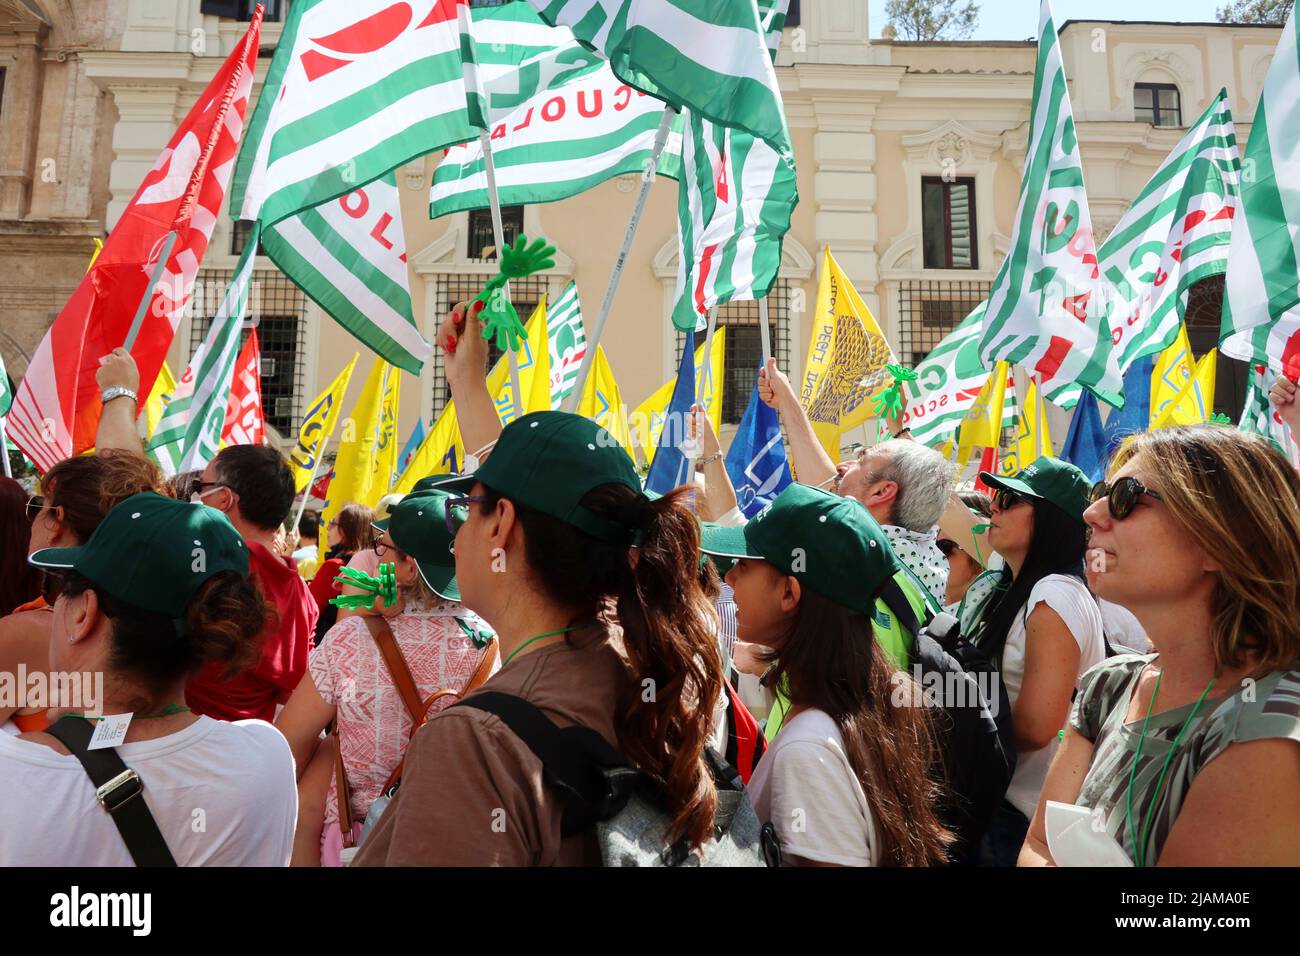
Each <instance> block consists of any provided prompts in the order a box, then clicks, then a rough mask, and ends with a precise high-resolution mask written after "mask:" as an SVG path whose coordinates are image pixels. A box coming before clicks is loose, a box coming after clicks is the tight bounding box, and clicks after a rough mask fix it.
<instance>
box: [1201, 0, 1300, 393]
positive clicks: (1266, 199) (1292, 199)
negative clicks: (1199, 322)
mask: <svg viewBox="0 0 1300 956" xmlns="http://www.w3.org/2000/svg"><path fill="white" fill-rule="evenodd" d="M1298 43H1300V36H1298V35H1297V32H1296V11H1295V6H1294V5H1292V8H1291V15H1290V16H1289V17H1288V18H1287V21H1286V27H1285V28H1284V29H1283V30H1282V38H1281V40H1279V41H1278V45H1277V52H1276V53H1275V54H1274V56H1273V64H1272V66H1270V67H1269V70H1268V76H1267V77H1266V78H1265V80H1264V92H1263V95H1262V96H1261V97H1260V100H1259V106H1258V107H1257V108H1256V109H1255V120H1254V125H1253V126H1252V127H1251V131H1250V142H1249V143H1247V144H1246V161H1245V170H1244V175H1243V176H1242V188H1241V215H1240V216H1239V217H1238V218H1239V220H1240V221H1239V222H1238V223H1237V228H1236V229H1235V230H1234V232H1233V235H1232V246H1231V249H1230V251H1229V253H1228V277H1227V280H1226V285H1227V288H1226V292H1225V294H1224V299H1223V324H1222V329H1221V332H1220V341H1221V343H1222V344H1221V348H1222V351H1223V353H1224V354H1225V355H1230V356H1232V357H1233V358H1236V359H1241V360H1242V361H1245V362H1251V363H1254V364H1261V365H1263V364H1266V365H1268V367H1269V368H1270V369H1271V370H1272V371H1273V372H1275V373H1280V374H1283V375H1286V376H1287V377H1288V378H1290V379H1292V380H1295V379H1297V378H1300V229H1298V228H1297V226H1296V224H1297V223H1300V149H1297V143H1300V56H1298V55H1297V44H1298Z"/></svg>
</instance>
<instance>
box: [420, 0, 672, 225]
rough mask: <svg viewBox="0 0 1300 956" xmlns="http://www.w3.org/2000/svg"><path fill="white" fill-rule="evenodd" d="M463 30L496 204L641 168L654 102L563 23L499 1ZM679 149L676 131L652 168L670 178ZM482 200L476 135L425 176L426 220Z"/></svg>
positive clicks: (575, 189) (649, 148)
mask: <svg viewBox="0 0 1300 956" xmlns="http://www.w3.org/2000/svg"><path fill="white" fill-rule="evenodd" d="M473 31H474V38H475V42H474V44H473V48H474V51H475V53H474V55H475V59H476V61H477V63H478V67H477V69H478V75H479V80H480V84H481V87H482V91H483V98H484V102H485V107H484V109H485V111H486V114H487V117H486V118H487V120H488V122H489V123H490V124H491V130H492V133H491V139H492V159H493V164H494V166H495V167H496V178H497V191H498V193H499V194H500V197H501V202H502V203H503V204H505V205H518V204H526V203H544V202H555V201H557V200H560V199H567V198H569V197H570V196H575V195H577V194H578V193H581V192H584V191H586V190H588V189H591V188H592V187H594V186H597V185H599V184H600V183H602V182H604V181H605V180H607V179H611V178H613V177H614V176H621V175H625V174H628V173H644V172H645V170H646V169H647V168H648V167H649V165H650V161H651V158H652V156H653V154H654V140H655V131H656V130H657V128H658V126H659V122H660V118H661V117H662V116H663V110H664V105H663V103H661V102H660V101H659V100H657V99H655V98H654V97H651V96H646V95H645V94H644V93H639V92H637V91H636V90H633V89H632V87H630V86H628V85H627V84H625V83H623V82H622V81H621V80H619V79H618V78H617V77H615V76H614V73H613V71H612V70H611V69H610V68H609V64H608V63H607V62H606V61H604V60H602V59H600V58H599V57H596V56H595V54H593V53H592V52H591V51H590V50H588V49H587V48H586V47H584V46H583V45H582V44H580V43H578V42H577V41H576V40H575V39H574V38H573V34H572V32H571V31H570V30H569V29H568V28H566V27H551V26H547V25H546V24H545V23H544V22H543V21H542V19H541V18H540V17H539V16H538V15H537V13H536V12H535V11H534V10H533V8H532V7H530V6H529V5H528V4H526V3H509V4H506V5H504V6H501V7H491V8H488V9H485V10H479V11H477V12H476V13H475V17H474V24H473ZM679 122H680V121H679ZM680 152H681V134H680V131H677V132H674V133H672V134H670V135H669V139H668V144H667V146H666V147H665V150H664V154H663V156H662V157H661V158H660V162H659V168H658V173H659V174H661V175H665V176H668V177H669V178H676V176H677V173H678V169H679V168H680ZM487 205H488V190H487V174H486V172H485V170H484V166H483V150H482V147H481V145H480V143H479V141H478V140H473V141H471V142H469V143H466V144H465V145H463V146H456V147H453V148H452V149H450V150H449V151H448V152H447V154H446V156H444V157H443V159H442V161H441V162H440V163H439V164H438V168H437V170H435V172H434V175H433V186H432V189H431V190H430V193H429V216H430V218H434V219H436V218H437V217H439V216H445V215H447V214H449V213H453V212H462V211H464V210H466V209H482V208H485V207H487Z"/></svg>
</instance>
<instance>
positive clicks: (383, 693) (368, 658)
mask: <svg viewBox="0 0 1300 956" xmlns="http://www.w3.org/2000/svg"><path fill="white" fill-rule="evenodd" d="M456 618H461V619H462V620H464V621H465V623H466V624H467V625H469V626H470V627H471V628H473V629H475V630H481V629H483V628H484V627H485V625H484V623H483V622H482V621H481V620H480V619H479V618H478V617H477V616H475V615H474V614H473V613H472V612H470V611H468V610H464V609H462V608H461V606H460V605H459V604H441V605H439V606H438V607H436V608H434V609H432V610H429V611H406V612H404V613H402V614H399V615H398V616H397V617H395V618H391V619H390V620H389V622H388V625H389V627H391V628H392V630H393V637H394V638H396V639H397V646H398V647H400V648H401V649H402V656H403V657H404V658H406V666H407V667H409V668H410V669H411V676H412V677H413V678H415V683H416V686H417V687H419V689H420V697H421V699H427V698H428V697H429V696H431V695H432V694H433V693H434V692H435V691H439V690H455V691H459V690H460V689H461V688H463V687H464V686H465V684H466V683H467V682H468V681H469V679H470V677H471V676H473V674H474V670H475V668H477V667H478V665H479V661H480V660H481V659H482V657H483V653H484V652H483V651H482V650H480V649H479V648H478V647H476V646H475V644H474V642H473V640H471V638H470V637H468V636H467V635H466V634H465V631H464V629H463V628H461V626H460V625H459V624H457V623H456V620H455V619H456ZM308 672H309V673H310V674H311V677H312V680H313V681H315V682H316V688H317V690H319V691H320V695H321V698H322V699H323V700H324V701H325V703H327V704H334V705H335V706H336V707H337V711H336V713H337V717H336V720H337V721H338V726H339V742H340V746H341V747H342V748H343V767H344V769H345V770H346V771H347V775H348V786H349V788H350V790H351V794H352V814H353V819H355V820H357V821H360V820H363V819H365V815H366V811H367V810H369V809H370V804H372V803H374V801H375V798H376V797H378V796H379V791H380V789H381V788H382V787H383V785H384V782H385V781H386V780H387V779H388V776H389V774H391V773H392V772H393V770H394V768H396V766H397V764H398V762H399V761H400V760H401V759H402V755H403V754H404V753H405V752H406V744H407V740H408V739H409V738H410V733H411V717H410V715H409V714H408V713H407V712H406V706H405V705H404V704H403V703H402V697H401V695H400V694H399V693H398V692H397V688H396V687H394V686H393V679H392V677H391V675H390V674H389V672H388V666H387V665H386V664H385V663H384V658H383V656H382V655H381V654H380V652H379V647H378V645H376V644H375V640H374V638H373V637H371V636H370V630H369V629H368V628H367V627H366V624H365V621H364V620H363V619H362V618H360V617H345V618H344V619H343V620H341V621H339V623H337V624H335V625H334V626H333V627H332V628H330V629H329V632H328V633H327V634H326V635H325V638H324V640H322V641H321V643H320V646H319V647H317V648H316V650H315V651H314V652H312V655H311V659H310V661H309V662H308ZM455 702H456V698H454V697H450V696H448V697H442V698H440V699H439V700H438V701H437V702H436V703H435V704H434V705H433V707H432V708H430V711H429V713H430V715H432V714H435V713H437V712H438V711H440V710H442V709H443V708H444V707H448V706H450V705H451V704H453V703H455ZM335 794H336V789H335V780H334V777H333V776H332V775H331V777H330V787H329V796H328V798H327V800H326V803H325V823H326V829H327V830H328V829H329V824H331V823H334V822H335V821H337V820H338V818H339V817H338V797H337V796H336V795H335Z"/></svg>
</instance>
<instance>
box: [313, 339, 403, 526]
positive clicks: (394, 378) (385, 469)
mask: <svg viewBox="0 0 1300 956" xmlns="http://www.w3.org/2000/svg"><path fill="white" fill-rule="evenodd" d="M400 389H401V371H400V370H399V369H397V368H395V367H394V366H392V365H389V364H388V363H387V362H385V361H384V360H383V359H376V360H375V364H374V366H373V367H371V369H370V374H369V375H368V376H367V377H366V384H365V386H364V387H363V388H362V390H361V395H360V397H359V398H357V403H356V405H354V406H353V407H352V413H351V414H350V415H349V416H348V417H347V419H345V420H344V423H343V435H342V440H341V441H340V442H339V454H338V458H337V459H336V460H335V462H334V480H333V481H332V482H330V490H329V496H330V497H329V502H328V503H327V504H326V505H325V511H324V513H323V514H322V515H321V518H322V520H324V521H325V522H326V523H328V522H329V519H330V518H332V517H334V515H336V514H338V513H339V511H340V510H341V509H342V508H343V506H344V505H346V504H349V503H350V502H356V503H357V504H362V505H366V506H367V507H369V508H373V507H374V506H375V505H376V504H378V503H379V499H380V498H382V497H383V496H384V495H386V494H387V493H388V486H389V483H390V482H391V481H392V479H393V478H394V477H395V474H394V473H395V471H396V469H397V402H398V398H399V396H400Z"/></svg>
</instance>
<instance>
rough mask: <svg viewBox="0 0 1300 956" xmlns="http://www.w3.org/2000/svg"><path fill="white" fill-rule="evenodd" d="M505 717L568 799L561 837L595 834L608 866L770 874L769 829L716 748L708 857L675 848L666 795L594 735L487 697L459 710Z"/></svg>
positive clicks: (518, 701) (522, 704) (508, 697)
mask: <svg viewBox="0 0 1300 956" xmlns="http://www.w3.org/2000/svg"><path fill="white" fill-rule="evenodd" d="M452 706H453V707H475V708H477V709H478V710H482V711H485V712H486V713H489V714H495V715H496V716H497V717H499V718H500V719H501V720H502V722H504V723H505V725H506V726H507V727H509V728H510V730H511V732H512V733H514V735H515V736H516V737H518V738H519V739H520V740H522V741H523V742H524V744H525V745H526V746H527V747H528V749H529V750H531V751H532V752H533V753H534V754H536V755H537V758H538V759H539V760H541V762H542V767H543V773H544V779H545V781H546V784H547V786H549V787H551V788H552V790H554V791H555V792H556V793H557V795H558V796H559V797H560V800H561V803H562V806H563V814H562V817H561V825H560V832H561V834H562V835H563V836H566V837H569V836H574V835H576V834H579V833H585V832H588V831H591V830H593V829H594V831H595V838H596V843H597V845H598V846H599V848H600V859H601V865H602V866H764V865H765V863H766V861H765V858H764V855H763V850H762V826H761V825H760V823H759V822H758V817H757V816H756V815H755V813H754V808H753V806H752V805H751V804H750V802H749V797H748V796H747V795H746V793H745V787H744V785H743V784H742V783H741V782H740V778H739V776H738V775H737V773H736V770H735V769H734V768H733V767H730V766H728V765H727V764H726V763H725V761H723V759H722V758H721V757H719V756H718V755H717V754H715V753H714V752H713V750H712V749H711V748H709V747H705V748H704V755H705V760H706V762H707V763H708V766H709V770H710V771H711V772H712V774H713V779H714V782H715V783H716V785H717V789H718V807H717V811H716V812H715V814H714V821H713V822H714V826H713V834H714V835H713V839H712V840H710V841H709V843H708V844H707V845H706V847H705V851H704V854H703V856H701V854H700V853H699V852H698V851H696V850H692V849H690V847H689V846H688V845H687V842H686V840H685V839H681V840H678V841H676V842H675V843H671V844H670V843H668V841H667V836H666V835H667V832H668V828H669V825H670V823H671V820H672V818H671V816H670V814H669V813H668V810H667V809H666V807H665V806H664V803H663V799H662V797H661V795H660V793H659V790H658V787H657V786H656V785H655V783H654V781H653V780H651V778H650V777H649V776H648V775H647V774H645V773H643V772H642V771H640V770H638V769H636V768H635V767H633V766H632V765H631V764H630V763H629V762H628V760H627V758H625V757H624V756H623V755H622V754H620V753H619V752H618V751H617V750H615V749H614V748H613V747H612V746H610V744H609V743H608V742H607V741H606V740H605V738H604V737H602V736H601V735H600V734H598V733H597V732H596V731H594V730H592V729H591V728H590V727H584V726H582V725H580V724H575V725H573V726H569V727H558V726H556V724H555V723H554V722H552V721H551V719H550V718H548V717H547V716H546V715H545V714H543V713H542V712H541V711H540V710H538V709H537V708H536V707H535V706H533V705H532V704H531V703H529V702H528V701H526V700H524V699H523V698H521V697H515V696H514V695H512V694H502V693H498V692H496V691H480V692H479V693H477V694H474V695H473V696H472V697H468V698H466V699H464V700H461V701H459V702H458V703H455V704H453V705H452Z"/></svg>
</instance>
